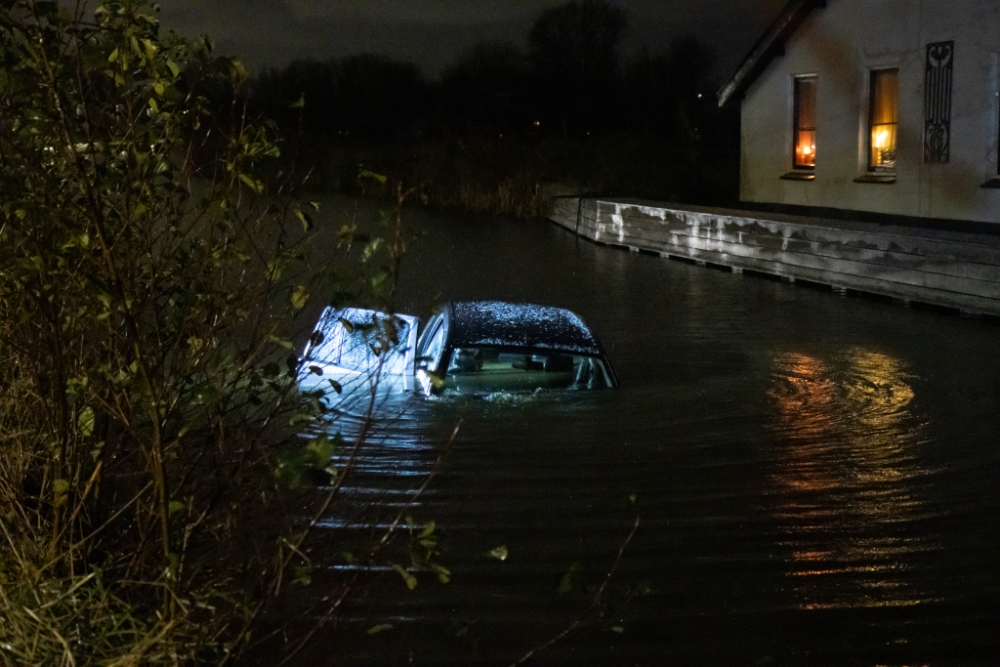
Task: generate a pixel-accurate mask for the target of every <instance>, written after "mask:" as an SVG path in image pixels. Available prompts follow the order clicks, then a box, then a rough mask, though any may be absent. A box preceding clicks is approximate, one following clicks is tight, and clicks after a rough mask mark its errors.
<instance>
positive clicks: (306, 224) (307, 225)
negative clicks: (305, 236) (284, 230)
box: [295, 211, 313, 232]
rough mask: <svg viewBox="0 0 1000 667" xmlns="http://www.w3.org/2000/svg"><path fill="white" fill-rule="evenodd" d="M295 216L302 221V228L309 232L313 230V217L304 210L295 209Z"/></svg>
mask: <svg viewBox="0 0 1000 667" xmlns="http://www.w3.org/2000/svg"><path fill="white" fill-rule="evenodd" d="M295 216H296V217H297V218H298V219H299V221H301V222H302V229H303V230H304V231H307V232H311V231H312V229H313V221H312V218H311V217H309V216H308V215H307V214H306V213H303V212H302V211H295Z"/></svg>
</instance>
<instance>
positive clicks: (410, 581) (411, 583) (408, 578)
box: [392, 564, 417, 591]
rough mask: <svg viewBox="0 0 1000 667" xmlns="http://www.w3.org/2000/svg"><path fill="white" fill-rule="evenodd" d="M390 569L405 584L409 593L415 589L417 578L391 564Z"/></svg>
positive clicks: (398, 566) (400, 567)
mask: <svg viewBox="0 0 1000 667" xmlns="http://www.w3.org/2000/svg"><path fill="white" fill-rule="evenodd" d="M392 569H394V570H395V571H396V572H398V573H399V576H401V577H402V578H403V581H404V582H405V583H406V587H407V588H408V589H410V590H411V591H412V590H413V589H414V588H416V587H417V578H416V577H415V576H413V575H412V574H410V573H409V572H407V571H406V570H404V569H403V567H402V566H401V565H395V564H393V566H392Z"/></svg>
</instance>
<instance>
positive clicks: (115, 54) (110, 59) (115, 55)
mask: <svg viewBox="0 0 1000 667" xmlns="http://www.w3.org/2000/svg"><path fill="white" fill-rule="evenodd" d="M116 60H118V49H115V50H114V51H112V52H111V55H109V56H108V62H109V63H113V62H115V61H116Z"/></svg>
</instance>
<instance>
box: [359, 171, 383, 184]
mask: <svg viewBox="0 0 1000 667" xmlns="http://www.w3.org/2000/svg"><path fill="white" fill-rule="evenodd" d="M358 178H370V179H372V180H375V181H378V182H379V183H381V184H382V185H385V182H386V181H388V180H389V177H388V176H385V175H384V174H376V173H375V172H374V171H369V170H368V169H362V170H361V172H360V173H359V174H358Z"/></svg>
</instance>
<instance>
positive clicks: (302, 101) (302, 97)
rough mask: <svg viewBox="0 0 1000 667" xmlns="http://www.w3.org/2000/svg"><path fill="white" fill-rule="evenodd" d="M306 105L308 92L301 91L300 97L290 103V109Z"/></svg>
mask: <svg viewBox="0 0 1000 667" xmlns="http://www.w3.org/2000/svg"><path fill="white" fill-rule="evenodd" d="M305 105H306V94H305V93H299V99H297V100H295V101H294V102H292V103H291V104H289V105H288V108H289V109H301V108H302V107H304V106H305Z"/></svg>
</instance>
